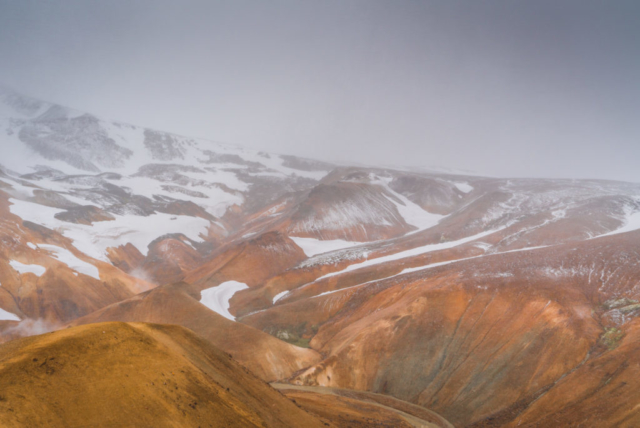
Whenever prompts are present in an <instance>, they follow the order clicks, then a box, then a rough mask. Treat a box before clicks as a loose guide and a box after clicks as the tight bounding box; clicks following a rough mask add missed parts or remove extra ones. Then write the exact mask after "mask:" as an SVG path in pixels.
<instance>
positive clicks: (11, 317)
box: [0, 308, 20, 321]
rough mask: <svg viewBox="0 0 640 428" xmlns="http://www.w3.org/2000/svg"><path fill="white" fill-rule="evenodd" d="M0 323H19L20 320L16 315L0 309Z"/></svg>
mask: <svg viewBox="0 0 640 428" xmlns="http://www.w3.org/2000/svg"><path fill="white" fill-rule="evenodd" d="M0 321H20V318H19V317H18V316H17V315H16V314H12V313H11V312H9V311H5V310H4V309H2V308H0Z"/></svg>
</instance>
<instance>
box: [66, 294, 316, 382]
mask: <svg viewBox="0 0 640 428" xmlns="http://www.w3.org/2000/svg"><path fill="white" fill-rule="evenodd" d="M105 321H126V322H154V323H166V324H178V325H181V326H184V327H187V328H189V329H191V330H193V331H195V332H196V333H198V334H199V335H200V336H202V337H204V338H205V339H207V340H209V341H210V342H211V343H213V344H214V345H215V346H217V347H219V348H220V349H222V350H224V351H226V352H229V353H231V354H232V355H233V358H235V359H236V360H237V361H238V362H240V363H241V364H243V365H245V366H246V367H247V368H249V370H251V371H252V372H253V373H255V374H256V375H257V376H259V377H260V378H262V379H264V380H267V381H273V380H278V379H283V378H287V377H290V376H291V375H292V374H293V373H294V372H296V371H298V370H301V369H303V368H305V367H308V366H310V365H312V364H315V363H316V362H319V361H320V355H319V354H318V353H317V352H316V351H313V350H311V349H304V348H299V347H297V346H294V345H291V344H289V343H286V342H283V341H281V340H279V339H277V338H275V337H273V336H270V335H268V334H267V333H264V332H262V331H260V330H257V329H255V328H253V327H250V326H247V325H244V324H241V323H237V322H233V321H230V320H228V319H226V318H224V317H222V316H220V315H219V314H217V313H215V312H213V311H212V310H210V309H208V308H207V307H205V306H204V305H202V304H200V302H198V301H197V300H196V299H194V298H193V297H192V296H190V295H189V294H187V293H186V292H185V291H183V290H181V289H180V286H179V285H176V286H160V287H158V288H155V289H153V290H151V291H148V292H146V293H142V294H139V295H137V296H134V297H132V298H131V299H128V300H125V301H122V302H119V303H115V304H113V305H110V306H107V307H106V308H103V309H101V310H99V311H96V312H94V313H92V314H89V315H87V316H85V317H82V318H80V319H77V320H75V321H74V322H73V325H80V324H88V323H95V322H105Z"/></svg>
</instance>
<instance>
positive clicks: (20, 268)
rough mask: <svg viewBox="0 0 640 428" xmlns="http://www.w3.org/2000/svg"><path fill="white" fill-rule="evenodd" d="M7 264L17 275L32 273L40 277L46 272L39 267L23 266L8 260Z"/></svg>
mask: <svg viewBox="0 0 640 428" xmlns="http://www.w3.org/2000/svg"><path fill="white" fill-rule="evenodd" d="M9 264H10V265H11V267H12V268H14V269H15V270H16V271H17V272H18V273H20V274H23V273H32V274H34V275H35V276H42V275H44V273H45V272H46V271H47V268H46V267H44V266H40V265H25V264H23V263H20V262H18V261H15V260H10V261H9Z"/></svg>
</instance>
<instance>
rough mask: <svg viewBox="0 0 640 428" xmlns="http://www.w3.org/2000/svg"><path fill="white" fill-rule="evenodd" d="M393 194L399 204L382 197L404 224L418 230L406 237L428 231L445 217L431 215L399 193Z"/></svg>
mask: <svg viewBox="0 0 640 428" xmlns="http://www.w3.org/2000/svg"><path fill="white" fill-rule="evenodd" d="M389 190H390V189H389ZM391 192H393V191H391ZM393 194H394V196H395V197H396V198H398V199H400V201H401V203H398V202H396V201H395V200H394V199H393V198H390V197H388V196H387V195H384V196H385V198H387V199H388V200H389V201H390V202H392V203H393V204H394V205H395V206H396V209H397V210H398V212H399V213H400V215H401V216H402V218H403V219H404V221H405V223H407V224H409V225H411V226H415V227H417V228H418V230H414V231H413V232H409V233H408V235H409V234H413V233H417V232H420V231H421V230H426V229H429V228H431V227H433V226H435V225H437V224H438V223H439V222H440V220H442V219H443V218H444V217H445V216H443V215H440V214H433V213H430V212H428V211H425V210H423V209H422V208H421V207H420V206H419V205H417V204H414V203H413V202H411V201H410V200H409V199H408V198H407V197H405V196H403V195H401V194H400V193H397V192H393Z"/></svg>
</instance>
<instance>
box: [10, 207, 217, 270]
mask: <svg viewBox="0 0 640 428" xmlns="http://www.w3.org/2000/svg"><path fill="white" fill-rule="evenodd" d="M9 202H11V203H12V205H11V206H10V207H9V210H10V211H11V213H12V214H15V215H17V216H18V217H20V218H22V219H23V220H27V221H31V222H33V223H36V224H39V225H42V226H44V227H47V228H49V229H53V230H56V231H58V232H60V233H61V234H62V235H63V236H66V237H67V238H69V239H71V240H72V241H73V245H74V247H76V248H77V249H78V250H80V251H81V252H83V253H84V254H86V255H88V256H89V257H92V258H94V259H98V260H102V261H105V262H107V263H110V261H109V259H108V258H107V256H106V253H107V248H109V247H118V246H120V245H125V244H127V243H131V244H132V245H134V246H135V247H136V248H137V249H138V250H139V251H140V252H141V253H142V254H143V255H145V256H146V255H147V252H148V246H149V244H150V243H151V242H152V241H153V240H154V239H156V238H158V237H160V236H162V235H166V234H169V233H182V234H184V235H185V236H187V237H188V238H189V239H191V240H193V241H197V242H202V239H201V238H200V235H201V234H206V233H207V229H208V227H209V224H210V223H209V221H208V220H205V219H203V218H200V217H190V216H184V215H170V214H164V213H155V214H152V215H150V216H147V217H143V216H136V215H122V216H119V215H114V217H115V220H113V221H99V222H94V223H93V225H84V224H75V223H68V222H65V221H62V220H58V219H56V218H55V217H54V215H55V214H57V213H60V212H63V211H64V210H61V209H57V208H51V207H46V206H44V205H39V204H34V203H32V202H25V201H21V200H17V199H13V198H11V199H9Z"/></svg>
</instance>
